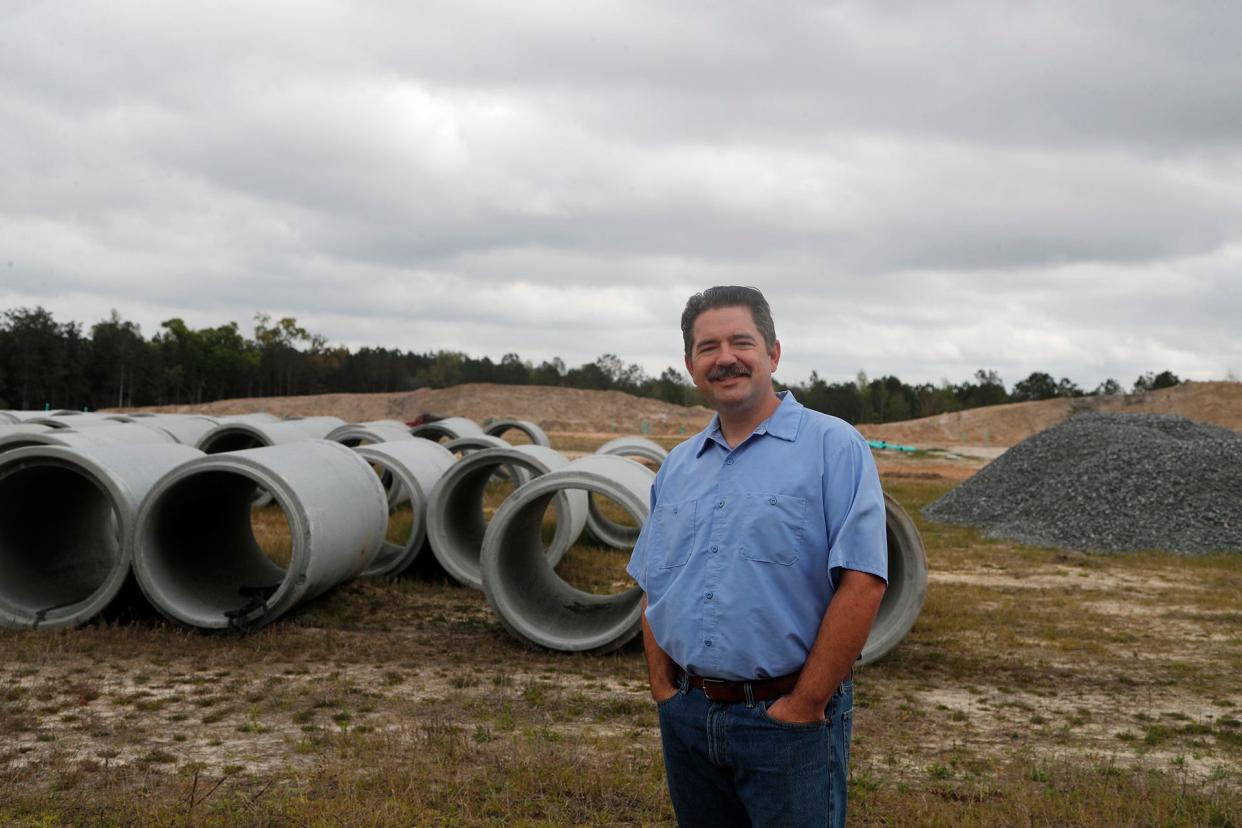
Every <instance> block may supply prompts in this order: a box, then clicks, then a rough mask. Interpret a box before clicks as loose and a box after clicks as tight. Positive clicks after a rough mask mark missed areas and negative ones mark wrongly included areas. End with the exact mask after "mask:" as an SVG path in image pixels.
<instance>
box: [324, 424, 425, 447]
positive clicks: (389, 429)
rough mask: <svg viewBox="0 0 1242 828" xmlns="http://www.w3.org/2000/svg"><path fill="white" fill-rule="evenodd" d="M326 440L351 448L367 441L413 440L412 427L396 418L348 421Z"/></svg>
mask: <svg viewBox="0 0 1242 828" xmlns="http://www.w3.org/2000/svg"><path fill="white" fill-rule="evenodd" d="M324 439H325V440H331V441H332V442H334V443H340V444H342V445H345V446H349V447H350V448H354V447H356V446H362V445H366V444H367V443H388V442H392V441H393V440H413V439H414V435H413V434H410V427H409V426H407V425H406V424H405V423H400V422H397V421H396V420H372V421H370V422H366V423H346V424H345V425H340V426H337V427H336V428H334V429H332V430H331V431H329V432H328V433H327V434H326V435H325V436H324Z"/></svg>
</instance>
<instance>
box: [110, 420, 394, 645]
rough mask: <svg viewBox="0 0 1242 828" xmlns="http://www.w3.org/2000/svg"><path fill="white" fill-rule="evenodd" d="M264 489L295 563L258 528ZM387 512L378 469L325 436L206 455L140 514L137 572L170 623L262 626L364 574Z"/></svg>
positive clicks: (156, 492) (159, 490)
mask: <svg viewBox="0 0 1242 828" xmlns="http://www.w3.org/2000/svg"><path fill="white" fill-rule="evenodd" d="M256 488H260V489H263V490H265V491H268V492H271V493H272V495H273V496H274V498H275V500H276V502H277V503H278V504H279V505H280V507H281V509H283V510H284V513H285V519H286V520H287V521H288V525H289V535H290V540H291V549H290V558H289V564H288V566H287V567H284V568H282V567H280V566H278V565H277V564H275V563H274V562H272V561H271V560H270V559H269V558H268V557H267V556H266V555H265V554H264V552H263V550H262V549H261V548H260V547H259V544H258V542H257V541H256V540H255V537H254V531H253V529H252V528H251V500H252V497H253V493H254V490H255V489H256ZM387 519H388V510H387V507H386V506H385V503H384V490H383V488H382V487H381V486H380V484H379V479H378V478H377V477H376V476H375V473H374V472H373V471H372V470H371V467H370V465H368V464H367V462H366V461H365V460H364V459H363V458H362V457H360V456H358V455H357V454H356V453H355V452H354V451H353V450H352V449H348V448H346V447H345V446H342V445H341V444H340V443H331V442H328V441H326V440H306V441H302V442H298V443H288V444H284V445H276V446H266V447H264V448H257V449H250V450H246V451H237V452H228V453H224V454H209V455H207V456H205V457H199V458H196V459H194V460H191V461H190V462H188V463H185V464H183V465H181V466H179V467H178V468H176V469H174V470H172V471H171V472H169V473H168V474H166V475H165V476H164V477H163V478H161V479H160V480H159V481H158V482H157V483H156V484H155V485H154V487H152V489H151V492H150V493H149V494H148V495H147V497H146V498H145V499H144V500H143V502H142V506H141V508H140V509H139V512H138V520H137V529H136V542H135V546H134V574H135V575H137V577H138V584H139V586H141V587H142V591H143V592H144V593H145V594H146V596H147V598H148V600H150V601H151V603H152V604H153V605H154V606H155V608H156V609H157V610H159V611H160V612H161V613H163V614H164V615H165V616H167V617H168V618H170V619H172V620H174V621H178V622H180V623H183V624H187V625H189V626H192V627H198V628H200V629H209V630H221V629H229V628H232V629H238V630H241V631H248V630H252V629H257V628H258V627H261V626H263V625H264V624H267V623H268V622H270V621H272V620H274V619H275V618H277V617H279V616H280V615H282V614H283V613H285V612H286V611H288V610H289V609H291V608H292V607H294V606H296V605H297V604H299V603H302V602H303V601H306V600H308V599H310V598H313V597H314V596H316V595H319V594H320V593H322V592H324V591H326V590H328V589H331V588H332V587H334V586H336V585H338V584H340V583H342V582H344V581H347V580H349V579H350V578H354V577H356V576H357V575H359V574H360V573H362V572H363V571H365V570H366V569H367V568H368V567H369V566H371V564H372V562H373V561H374V560H375V556H376V555H377V554H378V553H379V550H380V545H381V544H382V543H383V541H384V531H385V528H386V524H387Z"/></svg>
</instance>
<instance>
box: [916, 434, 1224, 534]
mask: <svg viewBox="0 0 1242 828" xmlns="http://www.w3.org/2000/svg"><path fill="white" fill-rule="evenodd" d="M923 514H924V515H925V516H926V517H927V518H929V519H931V520H935V521H939V522H941V523H956V524H966V525H970V526H978V527H980V528H982V529H984V530H986V533H987V534H988V535H990V536H992V537H997V538H1008V539H1011V540H1016V541H1019V542H1022V543H1028V544H1035V545H1041V546H1059V547H1066V548H1070V549H1084V550H1101V551H1113V552H1132V551H1137V550H1143V549H1163V550H1168V551H1172V552H1199V553H1202V552H1217V551H1226V550H1233V551H1242V434H1238V433H1236V432H1233V431H1230V430H1228V429H1225V428H1219V427H1217V426H1211V425H1204V424H1202V423H1195V422H1191V421H1190V420H1187V419H1185V418H1184V417H1175V416H1172V415H1169V414H1115V413H1090V414H1080V415H1078V416H1076V417H1072V418H1070V419H1069V420H1066V421H1065V422H1064V423H1061V424H1060V425H1056V426H1053V427H1052V428H1050V429H1047V430H1046V431H1041V432H1040V433H1039V434H1036V435H1035V436H1033V437H1030V438H1028V439H1026V440H1024V441H1023V442H1021V443H1019V444H1018V445H1016V446H1014V447H1013V448H1011V449H1009V450H1008V451H1007V452H1005V453H1004V454H1002V455H1001V456H1000V457H998V458H996V459H995V460H993V461H992V462H991V463H989V464H988V465H987V466H985V467H984V468H982V469H981V470H980V471H979V472H978V473H977V474H975V475H974V476H973V477H971V478H970V479H969V480H967V481H966V482H965V483H963V484H962V485H960V486H958V487H957V488H955V489H953V490H952V491H950V492H949V493H948V494H946V495H945V496H944V497H942V498H940V499H939V500H937V501H935V502H934V503H931V504H929V505H928V506H927V507H926V508H924V509H923Z"/></svg>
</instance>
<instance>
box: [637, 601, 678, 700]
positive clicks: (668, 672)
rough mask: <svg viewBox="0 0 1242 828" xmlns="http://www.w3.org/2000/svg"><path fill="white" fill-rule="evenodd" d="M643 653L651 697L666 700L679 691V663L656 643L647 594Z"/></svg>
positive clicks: (644, 613)
mask: <svg viewBox="0 0 1242 828" xmlns="http://www.w3.org/2000/svg"><path fill="white" fill-rule="evenodd" d="M643 653H644V654H645V655H646V656H647V680H648V681H649V682H650V683H651V697H652V698H653V699H655V700H656V701H664V700H665V699H667V698H669V697H670V696H672V695H673V693H674V692H676V691H677V671H678V669H679V668H678V667H677V664H676V663H675V662H674V661H673V660H672V659H671V658H669V657H668V653H666V652H664V650H663V649H661V648H660V645H659V644H657V643H656V640H655V636H654V635H652V633H651V625H649V624H648V623H647V596H646V595H644V596H643Z"/></svg>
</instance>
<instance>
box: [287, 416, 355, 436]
mask: <svg viewBox="0 0 1242 828" xmlns="http://www.w3.org/2000/svg"><path fill="white" fill-rule="evenodd" d="M280 422H282V423H304V424H306V425H307V426H310V425H311V424H312V423H314V424H316V425H315V426H314V427H315V429H316V430H318V426H319V425H326V426H327V427H328V431H331V430H332V429H334V428H339V427H341V426H343V425H345V421H344V420H342V419H341V418H340V417H331V416H325V417H302V416H295V417H285V418H284V419H283V420H281V421H280ZM324 433H327V432H324Z"/></svg>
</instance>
